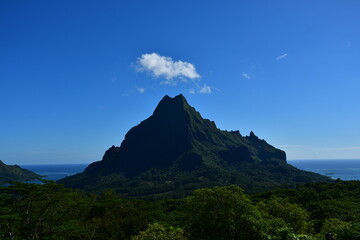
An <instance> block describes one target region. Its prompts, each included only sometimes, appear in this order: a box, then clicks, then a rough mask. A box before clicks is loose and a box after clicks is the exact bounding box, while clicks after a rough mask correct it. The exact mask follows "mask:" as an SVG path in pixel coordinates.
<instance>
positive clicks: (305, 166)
mask: <svg viewBox="0 0 360 240" xmlns="http://www.w3.org/2000/svg"><path fill="white" fill-rule="evenodd" d="M288 163H289V164H291V165H293V166H294V167H297V168H299V169H302V170H306V171H311V172H316V173H320V174H322V175H325V176H329V177H331V178H332V179H338V178H340V179H341V180H360V159H356V160H355V159H354V160H345V159H343V160H342V159H337V160H288Z"/></svg>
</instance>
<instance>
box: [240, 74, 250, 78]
mask: <svg viewBox="0 0 360 240" xmlns="http://www.w3.org/2000/svg"><path fill="white" fill-rule="evenodd" d="M241 75H242V76H243V77H244V78H246V79H251V77H250V75H249V74H247V73H243V74H241Z"/></svg>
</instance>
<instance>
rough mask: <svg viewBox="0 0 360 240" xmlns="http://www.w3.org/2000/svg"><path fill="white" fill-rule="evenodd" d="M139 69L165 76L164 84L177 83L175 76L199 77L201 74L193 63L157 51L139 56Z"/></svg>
mask: <svg viewBox="0 0 360 240" xmlns="http://www.w3.org/2000/svg"><path fill="white" fill-rule="evenodd" d="M137 65H138V66H137V71H139V72H148V73H150V74H152V75H153V76H154V77H161V78H165V79H166V80H165V81H162V82H161V83H162V84H169V85H175V84H176V83H177V81H175V80H174V78H180V79H181V80H182V81H186V79H192V80H194V79H197V78H200V75H199V74H198V73H197V72H196V69H195V66H194V65H193V64H192V63H188V62H183V61H181V60H178V61H173V60H172V58H171V57H164V56H160V55H159V54H157V53H150V54H143V55H141V57H139V58H138V61H137Z"/></svg>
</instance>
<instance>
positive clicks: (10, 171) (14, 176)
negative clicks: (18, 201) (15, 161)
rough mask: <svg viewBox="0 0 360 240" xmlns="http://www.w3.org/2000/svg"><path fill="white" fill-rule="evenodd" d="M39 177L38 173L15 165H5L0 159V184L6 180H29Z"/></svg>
mask: <svg viewBox="0 0 360 240" xmlns="http://www.w3.org/2000/svg"><path fill="white" fill-rule="evenodd" d="M38 178H40V176H39V175H37V174H36V173H33V172H32V171H29V170H27V169H23V168H21V167H19V166H17V165H13V166H11V165H6V164H5V163H3V162H2V161H1V160H0V184H3V183H5V182H6V181H29V180H34V179H38Z"/></svg>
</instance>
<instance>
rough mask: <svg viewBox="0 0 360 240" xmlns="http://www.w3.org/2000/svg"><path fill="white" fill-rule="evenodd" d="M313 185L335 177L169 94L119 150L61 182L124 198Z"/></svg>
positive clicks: (129, 134)
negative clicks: (222, 125) (295, 162)
mask: <svg viewBox="0 0 360 240" xmlns="http://www.w3.org/2000/svg"><path fill="white" fill-rule="evenodd" d="M313 181H330V179H329V178H328V177H325V176H321V175H319V174H315V173H310V172H305V171H302V170H299V169H297V168H295V167H293V166H291V165H289V164H287V163H286V155H285V152H284V151H282V150H279V149H277V148H275V147H273V146H271V145H269V144H268V143H267V142H266V141H264V140H261V139H259V138H258V137H257V136H255V134H254V133H253V132H251V133H250V135H249V136H242V135H241V134H240V132H239V131H222V130H220V129H218V128H217V127H216V125H215V123H214V122H212V121H210V120H208V119H204V118H202V117H201V115H200V113H198V112H197V111H196V110H195V109H194V108H193V107H191V106H190V105H189V104H188V103H187V101H186V99H185V98H184V96H183V95H178V96H176V97H174V98H170V97H169V96H165V97H164V98H163V99H162V100H161V101H160V103H159V104H158V106H157V107H156V109H155V111H154V113H153V115H151V116H150V117H149V118H148V119H146V120H144V121H143V122H141V123H140V124H139V125H137V126H135V127H133V128H132V129H130V131H129V132H128V133H127V134H126V136H125V139H124V141H123V142H122V143H121V145H120V147H115V146H112V147H111V148H110V149H108V150H107V151H106V152H105V155H104V157H103V159H102V160H101V161H98V162H94V163H92V164H90V165H89V166H88V167H87V168H86V169H85V171H84V172H83V173H81V174H77V175H74V176H71V177H67V178H65V179H62V180H60V182H61V183H64V184H65V185H66V186H69V187H76V188H83V189H85V190H89V191H97V190H100V189H103V188H109V187H110V188H114V189H116V190H117V191H118V192H120V193H123V194H124V195H131V196H135V195H140V196H144V195H153V194H160V195H164V194H165V195H169V196H175V197H176V196H183V195H186V194H187V193H189V192H191V191H192V190H193V189H196V188H199V187H210V186H216V185H228V184H238V185H240V186H241V187H243V188H245V189H247V190H250V191H257V190H264V189H269V188H274V187H278V186H283V185H287V186H294V185H295V184H296V183H305V182H313ZM156 196H158V195H156Z"/></svg>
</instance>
